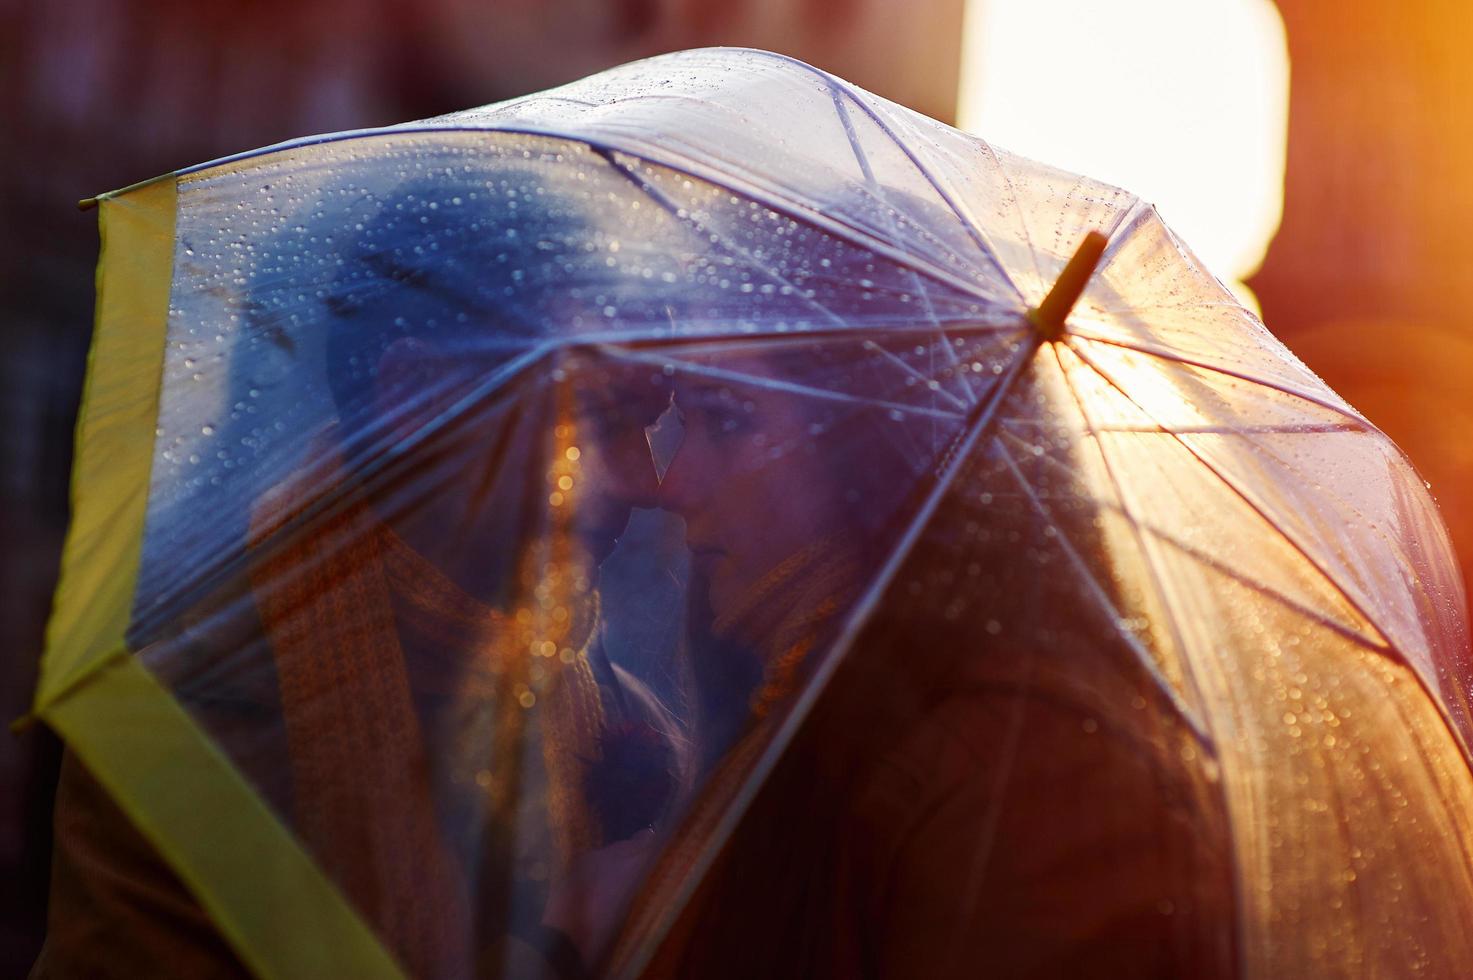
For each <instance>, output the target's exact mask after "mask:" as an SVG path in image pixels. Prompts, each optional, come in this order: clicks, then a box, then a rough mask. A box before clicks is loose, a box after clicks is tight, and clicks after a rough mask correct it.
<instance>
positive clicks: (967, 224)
mask: <svg viewBox="0 0 1473 980" xmlns="http://www.w3.org/2000/svg"><path fill="white" fill-rule="evenodd" d="M769 54H770V57H772V58H774V59H776V60H779V61H784V62H787V63H789V64H791V65H794V66H796V67H798V68H800V69H802V70H804V71H807V72H809V73H811V74H814V75H817V76H818V77H819V78H821V79H823V81H824V83H825V84H826V85H828V86H829V88H830V90H837V91H839V92H841V93H843V94H844V95H845V96H847V97H848V99H849V100H850V101H851V102H853V103H854V104H855V105H857V106H858V107H859V109H860V111H861V112H863V113H864V114H865V115H866V116H868V117H869V118H870V120H871V121H872V122H873V123H874V124H875V125H876V126H878V127H879V129H880V132H882V133H884V134H885V135H886V136H888V137H889V138H890V141H891V142H892V143H894V144H895V147H896V148H897V149H898V150H900V152H901V153H902V154H904V156H905V157H906V159H908V160H909V161H910V162H911V165H912V166H914V167H915V168H916V172H917V173H919V174H920V175H921V176H922V177H924V178H925V180H926V183H928V184H930V185H931V187H932V189H934V190H935V191H936V194H937V195H938V196H939V197H940V198H941V200H942V201H943V202H945V204H946V206H947V207H948V208H950V209H951V212H952V214H954V215H955V216H956V218H957V220H958V221H960V222H961V223H962V227H963V228H965V229H966V230H967V234H968V236H969V237H970V238H971V239H972V241H974V242H976V243H977V247H978V249H980V250H981V252H982V254H983V255H984V256H986V258H987V259H988V261H990V262H991V263H992V264H993V267H994V268H996V269H997V274H998V275H1000V276H1002V279H1003V282H1005V283H1007V285H1008V288H1010V289H1012V291H1013V293H1014V295H1016V296H1017V297H1018V299H1019V300H1020V301H1022V300H1023V299H1024V296H1023V291H1022V290H1020V289H1019V288H1018V286H1017V284H1016V283H1014V282H1013V279H1012V277H1011V276H1009V275H1008V273H1007V269H1005V268H1004V267H1003V264H1002V261H1001V260H1000V259H998V257H997V253H996V251H994V250H993V248H992V246H991V245H990V244H989V243H988V242H987V240H986V238H985V236H983V234H982V231H981V229H980V228H978V227H977V223H976V222H975V221H973V220H972V219H971V218H970V217H969V216H968V215H967V214H966V213H965V212H964V211H963V210H962V209H961V207H960V206H959V205H958V204H957V202H956V200H955V198H953V197H952V195H951V194H950V193H949V192H948V191H947V190H946V188H944V187H942V186H941V182H940V181H939V180H937V179H936V175H935V174H933V173H932V172H931V170H930V168H929V167H927V166H926V165H925V164H924V163H922V162H921V159H920V157H918V156H916V154H915V151H913V150H912V149H911V148H910V147H909V146H908V145H906V143H905V141H904V140H902V139H900V137H899V136H897V135H896V134H895V131H894V130H893V129H891V128H890V125H889V124H888V123H886V122H885V120H883V119H881V118H880V114H879V113H877V112H875V111H874V109H872V108H871V107H870V106H868V105H866V104H865V102H864V100H863V99H861V98H859V96H858V95H857V94H856V93H855V91H854V90H853V89H852V88H851V87H850V86H849V84H848V83H847V82H845V81H844V80H843V79H841V78H838V77H836V76H834V75H830V74H829V73H828V72H826V71H822V70H820V69H818V68H815V67H813V66H812V65H809V64H805V63H804V62H802V61H799V60H798V59H797V58H792V57H789V56H787V55H783V54H775V53H769ZM977 142H978V143H980V144H981V145H982V146H983V147H985V148H986V150H987V152H988V153H989V154H990V155H991V156H992V158H993V161H994V162H997V155H996V154H995V153H993V152H992V147H991V146H989V145H988V144H987V142H986V141H985V140H980V139H979V140H977ZM998 170H999V171H1001V170H1002V166H1001V164H1000V163H999V164H998ZM1003 181H1004V182H1006V183H1007V185H1008V191H1009V192H1010V193H1012V195H1013V200H1014V202H1015V203H1016V201H1017V191H1015V190H1014V189H1013V185H1012V181H1011V180H1010V179H1009V178H1008V176H1007V174H1006V173H1003ZM1023 234H1024V236H1025V237H1026V236H1027V234H1028V228H1027V226H1026V225H1024V227H1023ZM1032 251H1033V248H1032V242H1029V253H1030V254H1031V253H1032Z"/></svg>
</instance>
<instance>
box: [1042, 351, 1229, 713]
mask: <svg viewBox="0 0 1473 980" xmlns="http://www.w3.org/2000/svg"><path fill="white" fill-rule="evenodd" d="M1050 347H1051V353H1052V354H1053V356H1054V362H1055V363H1056V364H1057V365H1058V367H1059V375H1060V377H1061V378H1062V379H1063V382H1064V387H1065V388H1066V389H1067V390H1068V392H1069V397H1070V398H1071V399H1072V400H1073V401H1074V405H1075V407H1076V408H1077V409H1078V410H1079V416H1080V418H1081V419H1082V420H1083V421H1084V425H1085V428H1087V429H1088V430H1089V434H1090V438H1091V439H1092V440H1093V442H1094V444H1095V446H1096V447H1097V448H1098V449H1099V452H1100V459H1101V461H1102V462H1103V463H1104V464H1105V473H1106V474H1107V475H1108V476H1109V478H1110V483H1111V485H1112V486H1114V488H1115V495H1116V497H1117V498H1118V499H1119V501H1120V506H1121V507H1122V508H1123V509H1124V512H1125V518H1126V521H1127V522H1128V523H1129V524H1130V529H1131V533H1132V534H1133V535H1134V536H1135V539H1136V546H1137V547H1139V548H1140V552H1141V557H1142V558H1143V559H1144V560H1145V563H1146V568H1147V569H1148V571H1149V574H1150V576H1151V582H1152V584H1153V585H1154V586H1155V591H1156V594H1157V595H1158V596H1160V598H1161V603H1162V605H1163V607H1164V610H1165V613H1166V622H1167V625H1168V626H1169V627H1170V628H1171V635H1172V639H1173V640H1174V641H1175V643H1176V648H1177V649H1178V650H1179V651H1180V652H1181V657H1182V673H1183V676H1184V677H1185V678H1186V680H1187V683H1188V684H1189V685H1191V690H1192V693H1193V695H1195V697H1196V700H1197V703H1198V704H1205V703H1206V701H1205V699H1204V698H1203V697H1202V690H1201V688H1200V687H1199V686H1198V685H1197V678H1196V675H1195V673H1194V672H1193V671H1192V669H1191V663H1190V652H1189V650H1188V647H1187V642H1186V637H1185V636H1183V635H1182V632H1181V623H1180V622H1179V621H1178V612H1177V608H1176V607H1177V603H1176V601H1175V598H1174V593H1172V592H1171V590H1170V589H1168V588H1167V586H1166V580H1165V578H1164V577H1163V576H1162V574H1161V569H1160V568H1158V567H1157V564H1156V559H1155V556H1154V555H1153V554H1152V553H1151V550H1150V548H1149V547H1148V546H1147V544H1146V539H1145V535H1144V534H1143V533H1142V530H1141V522H1140V521H1139V519H1138V518H1137V517H1136V515H1135V509H1134V508H1133V507H1132V506H1131V503H1130V501H1129V500H1128V499H1127V496H1126V493H1125V486H1124V484H1123V483H1122V482H1121V480H1120V475H1119V474H1118V473H1116V472H1115V464H1114V462H1113V461H1112V460H1111V459H1110V453H1109V452H1108V451H1107V450H1106V448H1105V442H1104V440H1103V439H1101V438H1100V435H1099V431H1098V430H1097V429H1096V428H1095V424H1094V419H1093V418H1092V417H1091V416H1090V413H1089V409H1088V408H1087V407H1086V406H1085V403H1084V398H1083V396H1081V395H1080V393H1079V389H1078V388H1077V387H1075V385H1074V380H1073V379H1072V378H1070V377H1069V372H1068V370H1067V369H1065V367H1064V361H1063V359H1062V358H1061V357H1060V356H1059V351H1058V347H1057V346H1056V345H1050Z"/></svg>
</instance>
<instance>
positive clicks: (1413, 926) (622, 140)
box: [35, 49, 1473, 976]
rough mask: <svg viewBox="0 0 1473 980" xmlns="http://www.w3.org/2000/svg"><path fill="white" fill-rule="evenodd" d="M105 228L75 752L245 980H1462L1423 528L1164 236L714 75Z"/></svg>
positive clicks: (1434, 533) (259, 160) (1365, 435)
mask: <svg viewBox="0 0 1473 980" xmlns="http://www.w3.org/2000/svg"><path fill="white" fill-rule="evenodd" d="M99 205H100V209H101V220H102V228H103V243H104V245H103V256H102V261H101V266H100V271H99V305H98V326H97V333H96V337H95V339H94V344H93V352H92V356H91V362H90V368H89V378H88V383H87V389H86V395H85V398H84V404H83V408H82V418H81V422H80V425H79V431H78V436H79V443H78V458H77V463H76V473H75V476H74V504H75V517H74V523H73V528H72V531H71V533H70V536H69V539H68V544H67V550H66V555H65V558H64V566H63V576H62V580H61V584H60V586H59V588H58V593H57V600H56V610H55V614H54V618H53V622H52V624H51V629H50V634H49V637H48V649H47V651H46V654H45V657H44V660H43V664H42V674H41V680H40V683H39V687H38V691H37V694H36V699H35V714H36V715H37V716H38V717H39V718H41V719H42V720H44V721H46V722H47V723H48V724H50V725H51V726H53V727H54V728H55V729H56V730H57V731H58V732H59V733H60V734H61V735H62V736H63V738H64V739H65V740H66V742H67V744H68V746H69V748H70V749H71V751H72V753H73V754H74V756H75V757H76V758H77V759H79V760H80V761H81V762H82V763H83V764H84V765H85V767H86V769H87V770H88V771H89V772H90V773H91V775H92V776H93V777H95V779H96V780H97V781H98V782H100V783H101V784H102V785H103V787H105V788H106V790H107V791H108V793H109V794H110V796H111V797H112V798H113V799H114V800H115V801H116V802H117V804H118V806H119V807H120V809H121V810H122V811H123V813H124V814H126V816H127V818H128V819H129V820H130V821H131V823H132V824H133V825H135V826H136V828H137V830H138V831H140V832H141V835H142V838H143V839H144V840H146V841H147V842H148V845H149V846H150V847H151V848H152V849H154V850H156V851H157V853H158V854H159V855H161V856H162V858H163V859H164V860H165V861H166V862H167V865H168V866H169V868H171V869H172V872H173V873H174V874H176V875H177V876H178V878H179V879H180V880H182V882H183V883H184V884H185V885H186V886H187V888H188V890H189V891H190V893H192V895H193V896H194V897H195V899H197V901H198V902H199V903H200V905H201V906H202V907H203V908H204V909H205V910H206V912H207V913H208V915H209V917H210V920H211V921H212V922H213V923H214V926H215V928H218V930H219V931H220V933H222V934H223V935H224V936H225V937H226V938H227V939H228V941H229V943H230V944H231V947H232V948H233V950H234V952H235V955H238V956H239V957H240V958H241V960H242V961H243V962H244V963H246V964H247V965H248V966H249V967H250V968H251V969H252V970H254V971H256V972H258V973H260V974H262V975H271V976H298V975H355V976H360V975H361V976H371V975H384V976H391V975H398V974H400V973H408V974H411V975H416V976H464V975H471V974H477V975H500V974H502V973H506V974H508V975H519V974H520V975H536V974H538V973H539V972H540V971H543V970H545V969H549V968H550V969H563V970H564V971H565V972H566V970H567V969H578V968H580V962H581V964H582V965H583V966H590V967H592V968H596V969H597V970H598V971H600V972H608V973H610V974H632V973H637V972H639V971H641V970H646V969H648V970H652V971H654V972H655V973H659V972H660V971H662V970H674V971H678V970H680V969H686V970H694V971H696V972H698V973H702V974H704V975H713V974H719V973H720V972H721V969H723V968H724V969H727V970H736V971H737V972H739V973H745V975H757V974H758V973H759V972H761V971H763V970H767V969H769V968H776V967H778V966H785V968H786V969H788V970H789V971H790V972H792V973H794V974H805V973H807V974H810V975H811V974H812V973H813V972H814V971H817V970H829V971H836V970H841V968H843V969H847V968H853V969H864V970H869V971H878V972H882V973H886V974H887V975H890V974H898V975H907V971H909V972H910V973H913V974H925V975H930V976H936V975H942V974H943V973H945V972H946V971H947V970H960V971H963V972H965V971H966V970H976V969H979V968H980V966H986V965H987V963H988V962H990V963H991V964H992V965H993V966H995V967H996V968H997V969H998V970H1000V971H1004V972H1005V971H1007V970H1008V969H1014V968H1015V969H1016V970H1018V971H1019V972H1022V971H1025V970H1028V969H1040V968H1045V967H1048V966H1049V965H1053V966H1055V967H1058V966H1060V965H1061V964H1066V963H1073V964H1074V966H1076V967H1078V966H1080V965H1081V964H1084V963H1094V964H1096V965H1100V964H1104V965H1106V966H1108V965H1110V964H1116V965H1118V967H1119V970H1120V971H1121V972H1122V973H1131V974H1132V975H1139V973H1140V972H1141V969H1142V968H1143V965H1150V964H1153V963H1154V964H1157V965H1161V964H1165V966H1163V969H1168V970H1171V969H1174V970H1175V972H1182V970H1183V969H1186V968H1187V966H1188V965H1190V967H1191V968H1192V969H1193V972H1198V973H1201V974H1203V975H1207V974H1209V973H1210V974H1214V975H1227V974H1238V975H1253V976H1261V975H1329V974H1342V973H1343V974H1355V975H1404V974H1405V973H1406V972H1408V971H1410V970H1412V969H1420V970H1423V971H1427V972H1432V973H1439V972H1440V973H1447V974H1451V973H1453V972H1455V971H1456V967H1457V966H1458V965H1459V964H1461V963H1464V962H1467V961H1468V959H1469V958H1470V957H1473V948H1469V943H1470V941H1469V939H1468V938H1467V935H1466V930H1465V928H1464V927H1465V924H1466V922H1467V921H1468V918H1469V916H1470V915H1473V858H1470V855H1469V854H1468V852H1467V845H1466V841H1468V840H1470V839H1473V835H1470V831H1473V827H1470V822H1473V816H1470V815H1473V777H1470V772H1469V768H1468V761H1467V754H1466V745H1467V742H1468V740H1469V738H1470V737H1473V717H1470V712H1469V708H1468V700H1467V692H1468V680H1469V672H1468V651H1467V635H1466V630H1465V626H1464V623H1463V609H1462V605H1463V595H1462V587H1461V583H1460V581H1459V580H1458V576H1457V572H1456V570H1455V566H1454V563H1453V560H1452V556H1451V552H1450V548H1449V545H1448V542H1447V537H1446V534H1445V532H1444V530H1443V528H1442V525H1441V523H1440V521H1439V519H1438V516H1437V513H1436V510H1435V507H1434V505H1433V503H1432V501H1431V499H1430V498H1429V496H1428V494H1427V492H1426V490H1425V487H1424V486H1423V484H1422V482H1421V481H1420V480H1419V479H1418V478H1417V476H1416V475H1415V473H1414V472H1413V470H1412V468H1411V467H1410V465H1409V464H1408V463H1407V462H1406V460H1405V459H1404V458H1403V457H1402V455H1401V454H1400V453H1399V452H1398V451H1397V449H1396V448H1395V447H1394V446H1393V445H1392V444H1391V443H1390V442H1389V441H1388V440H1387V439H1386V438H1385V437H1384V436H1383V435H1382V434H1381V433H1380V432H1379V431H1378V430H1377V429H1376V428H1375V427H1374V426H1373V425H1371V424H1370V423H1368V422H1367V421H1366V420H1365V419H1364V418H1362V417H1361V416H1360V415H1359V414H1358V413H1357V412H1356V411H1355V410H1354V409H1352V408H1351V407H1350V406H1348V405H1347V404H1345V403H1344V402H1343V401H1342V400H1341V399H1340V398H1338V397H1337V396H1336V395H1335V394H1334V393H1333V392H1332V391H1330V390H1329V389H1328V388H1327V387H1325V385H1323V384H1322V383H1321V382H1320V381H1319V380H1318V379H1317V378H1315V377H1314V375H1313V374H1312V373H1311V372H1309V371H1308V370H1307V369H1306V368H1305V367H1304V366H1303V365H1302V364H1301V363H1300V362H1299V361H1298V360H1297V359H1295V358H1294V356H1293V355H1292V354H1290V353H1289V351H1288V350H1286V349H1285V348H1284V347H1283V346H1282V345H1281V344H1279V343H1278V342H1277V341H1276V340H1275V339H1274V338H1273V336H1272V335H1271V334H1270V333H1269V332H1268V331H1267V330H1266V329H1265V328H1264V326H1263V324H1262V323H1260V322H1259V321H1258V320H1257V319H1256V318H1255V316H1254V315H1253V314H1252V313H1250V312H1248V311H1246V310H1245V309H1243V308H1242V307H1241V306H1239V305H1238V304H1237V303H1236V302H1235V301H1234V300H1233V298H1232V296H1231V294H1230V293H1229V292H1228V291H1227V290H1226V289H1225V288H1224V287H1223V286H1222V285H1221V284H1220V283H1219V282H1218V281H1217V280H1216V279H1215V278H1213V276H1212V275H1211V274H1210V273H1208V272H1207V271H1206V270H1205V269H1204V268H1203V267H1202V266H1201V265H1200V263H1198V262H1197V260H1196V259H1195V258H1194V257H1193V256H1192V254H1191V252H1190V250H1189V249H1188V248H1187V247H1186V246H1185V245H1183V244H1182V243H1181V242H1180V241H1179V240H1178V239H1177V238H1176V237H1175V236H1174V235H1173V234H1172V233H1171V232H1170V230H1169V229H1168V228H1167V227H1166V226H1165V225H1164V224H1163V223H1162V222H1161V220H1160V217H1159V216H1158V215H1157V213H1156V212H1155V210H1154V209H1153V208H1151V207H1150V206H1149V205H1147V204H1145V203H1144V202H1142V201H1141V200H1140V199H1138V198H1136V197H1134V196H1133V195H1130V194H1128V193H1126V192H1124V191H1121V190H1119V189H1116V188H1113V187H1109V186H1106V185H1103V184H1100V183H1098V182H1095V181H1093V180H1090V179H1088V178H1084V177H1078V176H1075V175H1071V174H1066V173H1063V172H1060V171H1058V170H1054V169H1052V168H1049V167H1047V166H1044V165H1042V164H1038V163H1035V162H1032V161H1029V160H1025V159H1022V158H1019V157H1016V156H1014V155H1011V154H1009V153H1007V152H1006V151H1004V150H1002V149H1000V148H997V147H993V146H990V145H989V144H987V143H985V142H983V141H981V140H978V139H976V138H973V137H971V136H967V135H965V134H962V133H960V132H957V131H955V130H952V129H950V128H948V127H946V126H943V125H941V124H939V123H936V122H935V121H933V120H930V119H926V118H924V117H921V116H919V115H917V114H915V113H912V112H910V111H908V110H905V109H903V108H901V107H899V106H896V105H894V104H892V103H889V102H886V101H884V100H882V99H879V98H877V97H875V96H873V95H870V94H869V93H866V92H864V91H862V90H859V89H857V88H855V87H853V86H851V85H848V84H847V83H845V82H843V81H841V80H839V79H836V78H834V77H832V76H830V75H828V74H826V73H824V72H821V71H818V70H816V69H813V68H810V67H808V66H806V65H803V64H801V63H799V62H796V61H793V60H791V59H788V58H784V57H781V56H778V55H772V54H766V53H762V52H754V51H739V50H723V49H717V50H709V51H695V52H687V53H682V54H676V55H670V56H666V57H661V58H656V59H652V60H649V61H645V62H640V63H637V64H633V65H629V66H626V67H623V68H619V69H615V70H613V71H610V72H606V73H604V74H602V75H598V76H594V77H592V78H589V79H587V80H584V81H582V82H578V83H574V84H572V85H569V86H565V87H563V88H559V89H555V90H552V91H550V92H546V93H541V94H538V95H533V96H529V97H527V98H524V99H518V100H514V101H511V102H507V103H501V104H498V105H493V106H488V107H485V108H482V109H477V110H472V111H469V112H464V113H456V114H453V115H450V116H444V117H440V118H437V119H433V120H428V121H423V122H418V123H412V124H406V125H402V126H394V127H388V128H385V129H377V130H369V131H361V132H352V133H341V134H334V135H331V136H324V137H317V138H312V139H306V140H299V141H294V142H291V143H286V144H282V145H280V146H276V147H271V148H267V149H264V150H260V151H255V152H252V153H247V154H243V155H241V156H238V157H232V158H228V159H225V160H221V161H216V162H213V163H209V164H205V165H202V166H199V167H195V168H192V169H189V170H185V171H181V172H179V173H176V174H172V175H169V176H168V177H166V178H163V179H160V180H157V181H152V182H148V183H146V184H143V185H138V186H135V187H133V188H129V189H125V190H123V191H119V192H116V193H113V194H109V195H104V196H103V197H102V198H101V199H99ZM1091 233H1097V235H1091ZM1081 243H1083V249H1084V251H1083V252H1082V253H1080V254H1079V255H1077V254H1076V253H1077V252H1078V250H1080V249H1081ZM1071 258H1074V259H1076V261H1075V262H1074V263H1073V264H1072V265H1070V260H1071ZM1066 267H1067V268H1066ZM896 774H899V775H896ZM897 780H898V782H897ZM64 789H65V787H64ZM67 800H68V798H67V796H66V795H65V793H64V794H63V797H62V801H61V803H60V804H59V805H60V806H62V807H66V806H67V805H69V804H68V802H67ZM915 805H921V806H922V808H923V809H924V813H918V812H917V811H916V810H915ZM897 827H903V828H905V829H902V830H897V829H896V828H897ZM61 846H62V848H63V853H64V854H65V853H66V848H67V847H68V846H69V843H68V841H67V840H66V839H65V835H63V840H62V841H61ZM119 846H121V845H119ZM745 858H752V862H751V864H749V865H746V866H744V865H743V861H744V859H745ZM160 887H163V886H160ZM886 896H888V897H886ZM63 897H64V896H63ZM928 903H929V904H928ZM713 910H714V911H713ZM53 921H57V920H56V919H55V918H54V919H53ZM984 925H985V928H984ZM759 948H760V949H759ZM761 949H766V950H780V951H781V953H780V955H779V954H773V955H774V962H766V961H764V960H763V959H762V957H763V956H764V955H767V954H765V953H762V952H761V951H760V950H761ZM117 955H123V954H121V953H119V954H117ZM1069 957H1074V959H1072V960H1071V959H1068V958H1069ZM1142 957H1144V958H1142ZM570 963H571V966H570V965H569V964H570ZM549 964H551V966H549ZM723 964H724V967H723ZM846 964H847V967H846V966H845V965H846ZM979 964H980V966H979ZM738 965H740V968H738Z"/></svg>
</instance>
